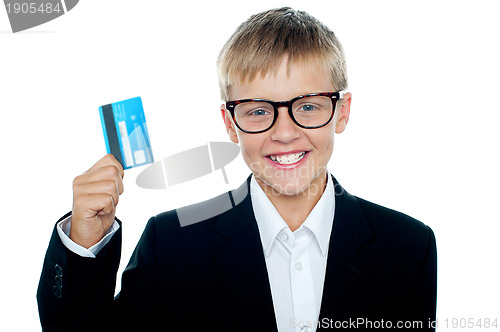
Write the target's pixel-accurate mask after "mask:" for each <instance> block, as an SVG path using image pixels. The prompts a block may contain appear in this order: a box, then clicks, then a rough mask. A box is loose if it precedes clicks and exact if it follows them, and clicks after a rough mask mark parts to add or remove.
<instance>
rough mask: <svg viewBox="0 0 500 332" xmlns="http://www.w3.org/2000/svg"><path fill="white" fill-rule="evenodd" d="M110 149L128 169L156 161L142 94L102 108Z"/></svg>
mask: <svg viewBox="0 0 500 332" xmlns="http://www.w3.org/2000/svg"><path fill="white" fill-rule="evenodd" d="M99 114H100V116H101V125H102V131H103V133H104V140H105V142H106V151H107V152H108V153H111V154H113V156H115V158H116V159H117V160H118V161H119V162H120V163H121V164H122V166H123V168H124V169H128V168H131V167H135V166H141V165H145V164H150V163H152V162H153V161H154V159H153V152H152V150H151V143H150V141H149V134H148V128H147V126H146V118H145V116H144V109H143V107H142V100H141V97H136V98H131V99H127V100H123V101H118V102H116V103H112V104H108V105H103V106H101V107H99Z"/></svg>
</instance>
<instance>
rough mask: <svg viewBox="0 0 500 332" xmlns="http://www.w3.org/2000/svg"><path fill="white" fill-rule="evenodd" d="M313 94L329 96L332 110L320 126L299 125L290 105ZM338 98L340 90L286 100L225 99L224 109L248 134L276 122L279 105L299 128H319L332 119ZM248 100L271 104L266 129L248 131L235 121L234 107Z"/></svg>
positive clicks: (261, 131)
mask: <svg viewBox="0 0 500 332" xmlns="http://www.w3.org/2000/svg"><path fill="white" fill-rule="evenodd" d="M315 96H325V97H329V98H330V100H331V102H332V107H333V110H332V115H331V116H330V118H329V119H328V121H327V122H326V123H324V124H322V125H320V126H303V125H301V124H300V123H298V122H297V120H295V117H294V116H293V111H292V105H293V103H294V102H296V101H297V100H299V99H301V98H304V97H315ZM339 100H340V92H339V91H336V92H319V93H309V94H306V95H301V96H297V97H295V98H293V99H290V100H288V101H272V100H267V99H260V98H253V99H240V100H231V101H227V102H226V109H227V110H228V111H229V113H231V117H232V118H233V121H234V123H235V124H236V126H237V127H238V128H239V129H240V130H241V131H243V132H245V133H248V134H259V133H263V132H265V131H268V130H269V129H271V128H272V126H274V123H275V122H276V119H277V118H278V113H279V112H278V108H279V107H286V108H288V115H290V118H292V121H293V122H294V123H295V124H296V125H297V126H299V127H301V128H305V129H316V128H321V127H324V126H326V125H327V124H329V123H330V121H332V119H333V115H334V114H335V105H336V104H337V101H339ZM248 102H265V103H268V104H271V105H272V106H273V108H274V118H273V122H272V123H271V124H270V125H269V127H267V128H266V129H264V130H259V131H248V130H245V129H243V128H241V127H240V125H239V124H238V122H237V121H236V118H235V116H234V110H235V107H236V106H237V105H239V104H242V103H248Z"/></svg>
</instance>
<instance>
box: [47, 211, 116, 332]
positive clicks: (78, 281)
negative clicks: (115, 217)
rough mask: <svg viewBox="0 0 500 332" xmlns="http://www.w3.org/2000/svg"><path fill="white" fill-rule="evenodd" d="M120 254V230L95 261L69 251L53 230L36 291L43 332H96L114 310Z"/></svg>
mask: <svg viewBox="0 0 500 332" xmlns="http://www.w3.org/2000/svg"><path fill="white" fill-rule="evenodd" d="M68 215H69V214H67V215H65V216H64V217H63V218H61V219H60V220H62V219H64V218H65V217H67V216H68ZM60 220H59V221H60ZM59 221H58V222H59ZM56 227H57V226H56ZM120 251H121V227H120V228H119V229H118V231H117V232H116V233H115V234H114V235H113V237H112V238H111V240H110V241H109V243H108V245H106V246H105V247H104V248H103V249H102V250H101V251H100V252H99V254H98V255H97V256H96V258H87V257H81V256H79V255H77V254H75V253H73V252H72V251H70V250H69V249H67V248H66V247H65V246H64V244H63V243H62V242H61V239H60V237H59V235H58V233H57V230H56V228H55V227H54V231H53V232H52V237H51V239H50V242H49V247H48V249H47V252H46V255H45V259H44V263H43V268H42V274H41V277H40V282H39V284H38V291H37V301H38V310H39V315H40V322H41V324H42V328H43V330H44V331H81V330H88V331H92V330H96V329H93V326H94V325H95V324H96V322H103V318H104V317H105V316H106V315H109V312H110V310H111V306H112V302H113V296H114V291H115V284H116V272H117V271H118V266H119V263H120Z"/></svg>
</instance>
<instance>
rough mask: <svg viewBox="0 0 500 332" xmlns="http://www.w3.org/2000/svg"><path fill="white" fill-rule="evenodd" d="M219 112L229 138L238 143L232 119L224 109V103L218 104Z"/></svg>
mask: <svg viewBox="0 0 500 332" xmlns="http://www.w3.org/2000/svg"><path fill="white" fill-rule="evenodd" d="M220 114H221V115H222V120H223V121H224V125H225V126H226V131H227V134H228V135H229V139H230V140H231V142H233V143H239V140H238V135H237V134H236V128H235V126H234V122H233V119H232V118H231V114H230V113H229V111H228V110H226V105H224V104H222V105H220Z"/></svg>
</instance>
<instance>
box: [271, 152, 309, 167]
mask: <svg viewBox="0 0 500 332" xmlns="http://www.w3.org/2000/svg"><path fill="white" fill-rule="evenodd" d="M306 153H307V151H302V152H297V153H290V154H280V155H269V156H268V157H269V159H271V160H272V161H274V162H275V163H278V164H282V165H289V164H294V163H296V162H298V161H300V160H301V159H302V158H304V156H305V155H306Z"/></svg>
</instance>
